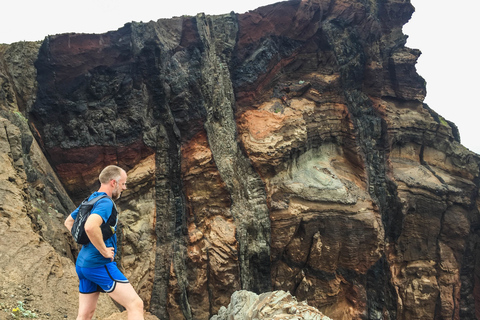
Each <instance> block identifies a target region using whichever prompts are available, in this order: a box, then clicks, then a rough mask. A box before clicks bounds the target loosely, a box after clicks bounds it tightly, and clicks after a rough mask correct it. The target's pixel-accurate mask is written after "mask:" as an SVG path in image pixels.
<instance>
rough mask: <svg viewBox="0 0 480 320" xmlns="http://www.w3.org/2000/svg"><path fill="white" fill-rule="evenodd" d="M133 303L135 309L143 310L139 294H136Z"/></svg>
mask: <svg viewBox="0 0 480 320" xmlns="http://www.w3.org/2000/svg"><path fill="white" fill-rule="evenodd" d="M133 304H134V308H135V309H137V310H143V300H142V299H141V298H140V297H139V296H137V298H136V299H135V301H134V302H133Z"/></svg>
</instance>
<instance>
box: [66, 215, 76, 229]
mask: <svg viewBox="0 0 480 320" xmlns="http://www.w3.org/2000/svg"><path fill="white" fill-rule="evenodd" d="M74 221H75V220H74V219H73V218H72V215H71V214H69V215H68V217H67V219H65V223H64V225H65V227H67V229H68V231H69V232H72V227H73V222H74Z"/></svg>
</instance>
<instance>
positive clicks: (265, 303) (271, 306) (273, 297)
mask: <svg viewBox="0 0 480 320" xmlns="http://www.w3.org/2000/svg"><path fill="white" fill-rule="evenodd" d="M229 319H232V320H254V319H265V320H268V319H272V320H273V319H276V320H281V319H285V320H287V319H291V320H293V319H304V320H331V319H330V318H329V317H327V316H325V315H323V314H322V313H321V312H320V311H318V310H317V309H315V308H313V307H311V306H309V305H308V304H307V303H306V302H305V301H303V302H297V299H295V297H293V296H292V295H291V294H290V293H288V292H285V291H275V292H266V293H262V294H261V295H257V294H256V293H253V292H251V291H245V290H241V291H236V292H235V293H234V294H233V295H232V299H231V302H230V304H229V305H228V307H222V308H220V310H219V312H218V315H214V316H213V317H211V318H210V320H229Z"/></svg>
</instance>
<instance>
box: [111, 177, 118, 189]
mask: <svg viewBox="0 0 480 320" xmlns="http://www.w3.org/2000/svg"><path fill="white" fill-rule="evenodd" d="M116 183H117V180H115V179H112V180H110V187H112V188H115V184H116Z"/></svg>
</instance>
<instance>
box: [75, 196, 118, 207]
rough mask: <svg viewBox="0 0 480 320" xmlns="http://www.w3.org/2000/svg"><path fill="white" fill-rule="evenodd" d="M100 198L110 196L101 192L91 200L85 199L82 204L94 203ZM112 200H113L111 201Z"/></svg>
mask: <svg viewBox="0 0 480 320" xmlns="http://www.w3.org/2000/svg"><path fill="white" fill-rule="evenodd" d="M102 198H110V197H109V196H107V195H106V194H101V195H99V196H98V197H95V198H93V199H92V200H88V198H87V199H85V200H84V201H83V202H82V204H86V205H94V204H95V203H96V202H97V201H98V200H100V199H102ZM112 202H113V201H112Z"/></svg>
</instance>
